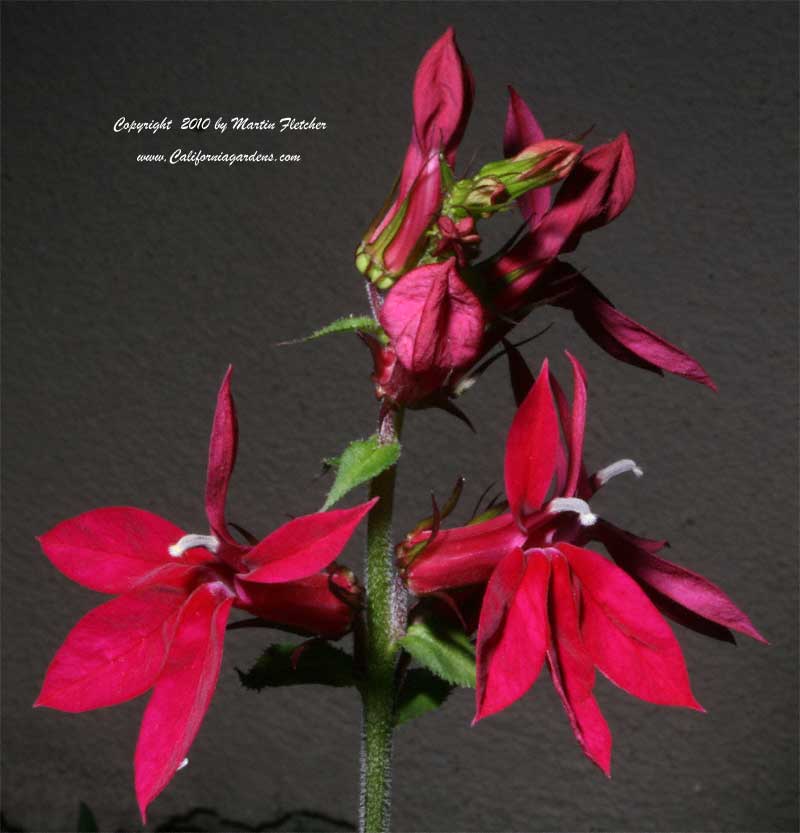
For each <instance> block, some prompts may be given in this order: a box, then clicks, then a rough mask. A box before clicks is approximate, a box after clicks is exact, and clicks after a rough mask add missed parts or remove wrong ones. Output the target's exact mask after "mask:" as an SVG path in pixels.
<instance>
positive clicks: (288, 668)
mask: <svg viewBox="0 0 800 833" xmlns="http://www.w3.org/2000/svg"><path fill="white" fill-rule="evenodd" d="M298 648H299V649H301V651H300V654H299V656H298V659H297V662H296V663H295V665H293V664H292V654H293V653H294V652H295V651H296V650H297V649H298ZM295 666H296V667H295ZM236 673H237V674H238V675H239V679H240V680H241V683H242V685H243V686H244V687H245V688H250V689H253V690H254V691H261V689H262V688H267V687H277V686H284V685H331V686H338V687H343V686H352V685H355V680H354V678H353V658H352V657H351V656H350V654H347V653H345V652H344V651H342V650H340V649H339V648H334V647H333V645H331V644H330V643H329V642H323V641H321V640H319V641H317V640H315V641H313V642H310V643H308V644H307V645H305V646H303V645H302V643H301V645H287V644H281V645H270V646H269V647H268V648H267V649H266V651H264V653H263V654H262V655H261V656H260V657H259V659H258V660H257V661H256V664H255V665H254V666H253V667H252V668H251V669H250V670H249V671H240V670H239V669H238V668H237V669H236Z"/></svg>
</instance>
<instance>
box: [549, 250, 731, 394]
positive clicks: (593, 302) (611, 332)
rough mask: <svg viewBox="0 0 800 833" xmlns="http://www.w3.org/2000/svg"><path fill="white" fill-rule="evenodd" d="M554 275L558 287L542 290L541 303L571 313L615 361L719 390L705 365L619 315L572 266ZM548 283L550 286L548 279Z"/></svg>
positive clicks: (560, 265)
mask: <svg viewBox="0 0 800 833" xmlns="http://www.w3.org/2000/svg"><path fill="white" fill-rule="evenodd" d="M553 274H554V275H556V276H557V278H558V279H559V280H558V283H557V284H556V286H555V287H554V288H553V290H552V292H553V296H554V297H553V299H552V300H548V298H547V297H546V296H547V295H548V293H549V292H550V291H551V290H549V289H547V288H545V289H543V290H542V293H543V294H542V300H545V301H548V302H549V303H552V304H553V305H554V306H558V307H563V308H564V309H568V310H570V311H571V312H572V314H573V315H574V316H575V320H576V321H577V323H578V324H579V325H580V326H581V327H582V328H583V330H584V331H585V332H586V334H587V335H588V336H589V338H591V339H592V340H593V341H594V342H595V343H596V344H598V345H600V347H602V348H603V350H605V351H606V352H607V353H609V354H610V355H612V356H613V357H614V358H615V359H618V360H619V361H622V362H627V363H628V364H632V365H634V366H636V367H642V368H644V369H645V370H651V371H653V372H655V373H661V371H662V370H666V371H667V372H668V373H674V374H675V375H676V376H683V377H684V378H685V379H689V380H690V381H692V382H699V383H700V384H701V385H706V387H709V388H711V390H713V391H716V389H717V386H716V385H715V384H714V382H713V381H712V379H711V377H710V376H709V375H708V373H706V371H705V370H704V369H703V367H702V365H701V364H700V363H699V362H698V361H697V360H696V359H694V358H692V357H691V356H690V355H689V354H688V353H685V352H684V351H683V350H681V349H680V348H678V347H676V346H675V345H674V344H670V343H669V342H668V341H666V340H665V339H663V338H661V336H659V335H656V333H654V332H653V331H652V330H648V329H647V327H645V326H643V325H642V324H639V323H638V322H637V321H634V320H633V319H632V318H629V317H628V316H627V315H625V314H624V313H622V312H620V311H619V310H618V309H617V308H616V307H615V306H614V305H613V304H612V303H611V301H609V300H608V298H606V297H605V296H604V295H603V294H602V293H601V292H600V291H599V290H598V289H597V288H596V287H595V286H594V285H593V284H592V283H590V282H589V281H588V280H587V279H586V278H585V277H584V276H583V275H581V274H580V273H579V272H577V271H576V270H575V269H573V268H572V267H571V266H569V264H566V263H558V264H557V265H556V266H555V268H554V270H553ZM547 283H548V284H549V283H550V280H549V279H548V281H547Z"/></svg>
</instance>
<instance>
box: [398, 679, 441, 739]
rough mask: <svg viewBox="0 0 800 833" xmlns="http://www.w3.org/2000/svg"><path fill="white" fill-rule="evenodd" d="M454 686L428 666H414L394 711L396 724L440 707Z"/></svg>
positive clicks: (404, 683)
mask: <svg viewBox="0 0 800 833" xmlns="http://www.w3.org/2000/svg"><path fill="white" fill-rule="evenodd" d="M452 690H453V686H452V685H450V683H448V682H447V681H446V680H443V679H442V678H441V677H437V676H436V674H434V673H432V672H431V671H428V669H427V668H413V669H412V670H411V671H409V672H408V674H406V678H405V680H404V681H403V687H402V688H401V689H400V694H399V696H398V698H397V706H396V707H395V712H394V722H395V725H396V726H399V725H400V724H401V723H406V722H408V721H409V720H414V718H416V717H421V716H422V715H423V714H426V713H427V712H430V711H433V710H434V709H438V708H439V706H441V705H442V704H443V703H444V701H445V700H446V699H447V698H448V696H449V695H450V692H451V691H452Z"/></svg>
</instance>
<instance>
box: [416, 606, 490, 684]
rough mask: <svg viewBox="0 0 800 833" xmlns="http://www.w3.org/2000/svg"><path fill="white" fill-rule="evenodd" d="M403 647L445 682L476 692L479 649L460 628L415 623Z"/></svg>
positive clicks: (433, 623) (443, 624) (436, 622)
mask: <svg viewBox="0 0 800 833" xmlns="http://www.w3.org/2000/svg"><path fill="white" fill-rule="evenodd" d="M400 644H401V645H402V646H403V648H405V649H406V651H408V653H409V654H411V656H412V657H414V659H415V660H417V661H418V662H420V663H421V664H422V665H424V666H425V667H426V668H429V669H430V670H431V671H433V673H434V674H437V675H438V676H440V677H441V678H442V679H443V680H447V681H448V682H449V683H453V684H454V685H460V686H464V687H465V688H475V648H474V646H473V645H472V643H471V642H470V641H469V637H468V636H467V635H466V634H465V633H464V632H463V631H462V630H460V629H459V628H457V627H454V626H453V625H449V624H445V623H443V622H438V621H436V620H429V621H419V622H414V624H413V625H411V627H410V628H409V629H408V633H406V635H405V636H404V637H403V638H402V639H400Z"/></svg>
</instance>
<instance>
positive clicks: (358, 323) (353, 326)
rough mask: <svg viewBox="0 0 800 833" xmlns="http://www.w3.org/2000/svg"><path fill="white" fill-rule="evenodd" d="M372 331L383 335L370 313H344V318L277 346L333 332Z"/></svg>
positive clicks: (313, 338) (296, 342)
mask: <svg viewBox="0 0 800 833" xmlns="http://www.w3.org/2000/svg"><path fill="white" fill-rule="evenodd" d="M357 332H361V333H372V334H373V335H376V336H378V337H379V338H380V337H381V336H382V335H383V329H382V328H381V325H380V324H379V323H378V322H377V321H376V320H375V319H374V318H373V317H372V316H371V315H346V316H345V317H344V318H337V319H336V321H332V322H331V323H330V324H327V325H326V326H324V327H320V329H319V330H315V331H314V332H313V333H311V335H308V336H305V337H304V338H296V339H293V340H291V341H281V342H279V346H281V347H282V346H284V345H288V344H303V343H305V342H306V341H314V340H315V339H318V338H322V336H327V335H331V334H333V333H357Z"/></svg>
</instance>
